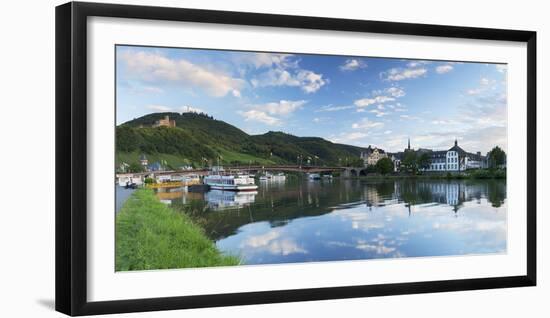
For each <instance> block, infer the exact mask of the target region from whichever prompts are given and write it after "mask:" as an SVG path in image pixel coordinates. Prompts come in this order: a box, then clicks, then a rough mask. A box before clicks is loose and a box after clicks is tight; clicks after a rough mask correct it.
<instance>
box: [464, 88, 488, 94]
mask: <svg viewBox="0 0 550 318" xmlns="http://www.w3.org/2000/svg"><path fill="white" fill-rule="evenodd" d="M484 90H485V89H484V88H472V89H469V90H467V91H466V94H468V95H478V94H481V93H482V92H483V91H484Z"/></svg>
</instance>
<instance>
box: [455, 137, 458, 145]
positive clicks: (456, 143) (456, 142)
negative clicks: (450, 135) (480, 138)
mask: <svg viewBox="0 0 550 318" xmlns="http://www.w3.org/2000/svg"><path fill="white" fill-rule="evenodd" d="M455 146H458V141H457V140H456V138H455Z"/></svg>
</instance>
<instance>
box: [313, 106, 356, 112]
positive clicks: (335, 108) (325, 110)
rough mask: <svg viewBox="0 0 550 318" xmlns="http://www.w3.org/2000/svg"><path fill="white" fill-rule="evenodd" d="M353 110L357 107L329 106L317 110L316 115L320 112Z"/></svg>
mask: <svg viewBox="0 0 550 318" xmlns="http://www.w3.org/2000/svg"><path fill="white" fill-rule="evenodd" d="M351 108H355V106H353V105H347V106H332V105H327V106H323V107H321V108H319V109H317V110H316V111H315V112H316V113H319V112H336V111H340V110H346V109H351Z"/></svg>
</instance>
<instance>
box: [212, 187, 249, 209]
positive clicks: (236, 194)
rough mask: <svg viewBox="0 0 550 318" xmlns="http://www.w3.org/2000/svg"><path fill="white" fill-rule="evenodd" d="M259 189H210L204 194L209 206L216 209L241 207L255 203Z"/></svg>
mask: <svg viewBox="0 0 550 318" xmlns="http://www.w3.org/2000/svg"><path fill="white" fill-rule="evenodd" d="M256 194H258V192H257V191H222V190H210V191H208V192H206V193H205V194H204V199H205V200H206V202H207V203H208V207H210V208H212V209H214V210H223V209H229V208H240V207H243V206H246V205H248V204H250V203H254V200H255V198H256Z"/></svg>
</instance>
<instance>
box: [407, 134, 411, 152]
mask: <svg viewBox="0 0 550 318" xmlns="http://www.w3.org/2000/svg"><path fill="white" fill-rule="evenodd" d="M407 149H408V150H411V137H409V138H408V143H407Z"/></svg>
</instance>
